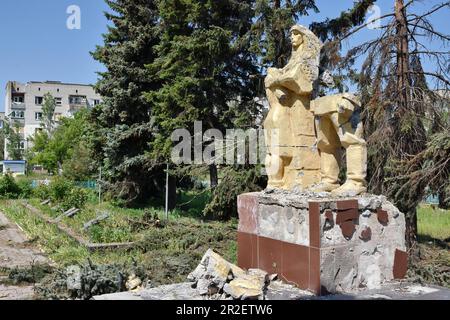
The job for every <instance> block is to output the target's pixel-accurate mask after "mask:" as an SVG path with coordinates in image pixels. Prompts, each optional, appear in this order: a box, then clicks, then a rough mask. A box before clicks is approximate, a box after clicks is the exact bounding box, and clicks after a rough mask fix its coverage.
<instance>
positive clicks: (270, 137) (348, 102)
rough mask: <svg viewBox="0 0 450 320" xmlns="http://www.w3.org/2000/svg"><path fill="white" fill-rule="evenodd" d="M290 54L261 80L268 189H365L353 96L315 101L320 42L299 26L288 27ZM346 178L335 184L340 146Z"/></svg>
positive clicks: (338, 192)
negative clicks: (265, 107) (266, 108)
mask: <svg viewBox="0 0 450 320" xmlns="http://www.w3.org/2000/svg"><path fill="white" fill-rule="evenodd" d="M291 41H292V56H291V58H290V60H289V62H288V64H287V65H286V66H285V67H284V68H282V69H276V68H269V69H268V72H267V77H266V79H265V86H266V94H267V99H268V101H269V105H270V110H269V113H268V115H267V118H266V119H265V121H264V128H265V135H266V136H265V139H266V148H267V156H266V170H267V174H268V177H269V183H268V188H276V189H286V190H293V189H294V188H295V189H300V190H310V191H314V192H331V193H332V194H334V195H336V196H355V195H358V194H361V193H364V192H366V190H367V188H366V185H367V183H366V174H367V147H366V141H365V140H364V138H363V131H364V130H363V124H362V122H361V119H360V112H361V105H360V102H359V99H358V97H357V96H355V95H354V94H350V93H343V94H335V95H329V96H324V97H318V98H315V99H314V96H315V92H317V90H316V89H317V86H318V83H319V64H320V51H321V49H322V46H323V44H322V42H321V41H320V40H319V39H318V38H317V37H316V36H315V35H314V33H312V32H311V31H310V30H309V29H307V28H306V27H304V26H301V25H295V26H293V27H292V28H291ZM342 149H345V151H346V162H347V163H346V165H347V180H346V182H345V183H344V184H343V185H342V186H341V185H340V184H339V182H338V180H339V179H338V176H339V171H340V168H341V163H340V159H341V150H342Z"/></svg>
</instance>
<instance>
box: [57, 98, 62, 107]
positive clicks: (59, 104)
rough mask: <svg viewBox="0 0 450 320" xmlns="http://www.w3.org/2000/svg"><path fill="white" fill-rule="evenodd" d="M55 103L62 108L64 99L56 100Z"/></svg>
mask: <svg viewBox="0 0 450 320" xmlns="http://www.w3.org/2000/svg"><path fill="white" fill-rule="evenodd" d="M55 102H56V105H57V106H61V105H62V98H55Z"/></svg>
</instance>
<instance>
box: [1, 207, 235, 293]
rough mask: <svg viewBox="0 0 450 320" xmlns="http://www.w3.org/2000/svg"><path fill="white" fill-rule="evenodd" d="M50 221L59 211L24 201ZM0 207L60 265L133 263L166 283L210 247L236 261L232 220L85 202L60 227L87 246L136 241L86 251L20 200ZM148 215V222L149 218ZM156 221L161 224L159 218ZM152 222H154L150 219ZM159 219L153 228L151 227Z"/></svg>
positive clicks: (179, 277)
mask: <svg viewBox="0 0 450 320" xmlns="http://www.w3.org/2000/svg"><path fill="white" fill-rule="evenodd" d="M29 202H30V204H31V205H33V206H34V207H37V208H38V209H40V210H41V211H42V212H43V213H44V214H46V215H47V216H49V217H52V218H56V217H57V216H58V215H60V214H61V212H58V211H57V210H55V209H52V208H51V207H49V206H45V205H40V200H37V199H32V200H29ZM0 209H1V210H2V211H3V212H4V213H5V215H6V216H7V217H8V218H9V219H11V220H12V221H14V222H17V223H18V224H19V225H20V226H21V227H22V228H23V229H24V231H25V232H26V233H27V234H28V236H29V237H30V238H33V239H35V241H36V243H37V244H38V245H39V246H40V247H41V248H42V249H43V250H44V251H45V252H46V253H47V254H48V256H49V257H50V258H51V259H52V260H53V261H55V262H56V263H57V265H58V266H60V267H65V266H68V265H72V264H83V263H86V261H87V260H88V259H90V260H91V261H92V262H93V263H94V264H100V265H106V264H123V265H132V264H138V265H140V266H142V268H143V269H144V270H145V273H146V275H147V279H148V280H150V281H151V282H152V284H155V285H159V284H168V283H175V282H180V281H185V280H186V276H187V275H188V274H189V273H190V272H191V271H193V270H194V268H195V267H196V266H197V265H198V263H199V262H200V259H201V257H202V256H203V255H204V253H205V252H206V251H207V250H208V249H209V248H211V249H213V250H214V251H216V252H217V253H219V254H220V255H222V256H223V257H224V258H225V259H227V260H229V261H230V262H233V263H236V260H237V258H236V257H237V255H236V247H237V245H236V229H237V221H236V220H233V221H230V222H226V223H225V222H214V221H203V220H202V219H200V218H192V217H186V215H187V214H186V213H185V212H184V213H183V212H180V211H175V212H174V213H171V215H170V218H169V221H165V220H164V211H163V210H162V209H155V208H146V209H123V208H118V207H115V206H113V205H111V204H109V203H103V204H101V205H99V204H94V203H89V204H88V205H87V206H86V208H85V209H83V210H82V211H81V212H80V213H78V214H77V215H76V216H75V217H73V218H64V219H63V220H62V221H61V223H63V224H65V225H66V226H69V227H70V228H71V229H72V230H73V231H75V232H76V233H78V234H80V235H81V236H83V237H84V238H85V239H87V240H89V241H90V242H95V243H110V242H128V241H133V242H136V244H137V245H136V247H135V248H134V249H132V250H128V251H127V250H106V251H98V252H89V251H88V250H87V249H86V248H85V247H83V246H80V245H79V244H78V243H76V242H75V241H73V240H72V239H70V238H69V237H67V236H66V235H65V234H63V233H61V232H60V231H59V230H58V229H57V228H56V226H54V225H51V224H48V223H46V222H44V221H42V220H41V219H39V217H37V216H36V215H33V214H32V213H31V212H29V210H27V209H25V208H24V207H23V206H21V205H20V202H19V201H15V200H14V201H12V200H11V201H0ZM103 212H108V213H109V214H110V218H109V219H107V220H104V221H102V222H101V223H100V224H99V225H96V226H94V227H91V228H90V229H89V230H88V231H86V232H83V231H81V228H82V226H83V225H84V223H86V222H87V221H89V220H91V219H93V218H95V217H96V216H97V215H98V214H100V213H103ZM149 217H151V219H152V220H149ZM158 218H159V219H160V220H158ZM155 219H156V220H155ZM154 221H158V224H154V225H153V224H152V223H153V222H154Z"/></svg>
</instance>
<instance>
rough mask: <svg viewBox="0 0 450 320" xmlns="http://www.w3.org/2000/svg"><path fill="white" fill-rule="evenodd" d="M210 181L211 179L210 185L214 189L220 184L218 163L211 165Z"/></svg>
mask: <svg viewBox="0 0 450 320" xmlns="http://www.w3.org/2000/svg"><path fill="white" fill-rule="evenodd" d="M209 181H210V186H211V188H212V189H214V188H215V187H217V185H218V184H219V175H218V173H217V165H215V164H214V163H213V164H210V165H209Z"/></svg>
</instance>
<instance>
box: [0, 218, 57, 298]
mask: <svg viewBox="0 0 450 320" xmlns="http://www.w3.org/2000/svg"><path fill="white" fill-rule="evenodd" d="M48 263H49V260H48V259H47V258H46V256H45V255H44V254H43V253H42V252H41V251H40V250H39V249H38V248H37V247H36V246H35V245H33V243H32V241H30V240H29V239H27V237H26V235H25V233H24V232H23V231H22V230H20V228H19V227H18V226H17V225H16V224H14V223H11V222H10V221H9V220H8V219H7V218H6V217H5V215H4V214H3V213H2V212H0V300H23V299H32V298H33V286H29V285H26V286H15V285H11V284H10V282H9V281H8V277H7V276H6V274H7V272H8V270H11V269H13V268H15V267H29V266H31V265H33V264H48ZM1 274H4V275H3V276H2V275H1Z"/></svg>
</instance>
